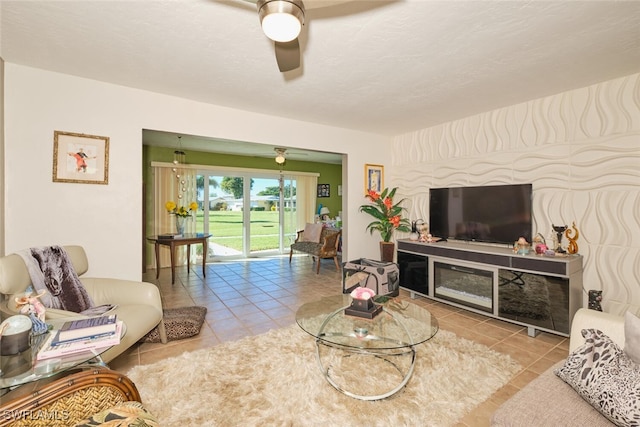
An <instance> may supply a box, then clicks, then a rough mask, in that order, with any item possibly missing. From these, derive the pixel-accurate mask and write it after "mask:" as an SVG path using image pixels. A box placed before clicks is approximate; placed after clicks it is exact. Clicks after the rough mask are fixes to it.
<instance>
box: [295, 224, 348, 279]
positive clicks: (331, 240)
mask: <svg viewBox="0 0 640 427" xmlns="http://www.w3.org/2000/svg"><path fill="white" fill-rule="evenodd" d="M297 233H298V235H297V237H296V241H295V242H293V243H292V244H291V251H290V252H289V264H291V257H293V251H294V250H295V251H298V252H304V253H306V254H309V255H311V257H312V258H313V260H314V262H315V259H316V258H317V259H318V265H317V267H316V274H318V273H320V260H321V259H323V258H333V262H334V263H335V264H336V270H338V271H340V263H339V262H338V247H339V245H340V236H341V235H342V230H337V229H335V228H326V227H325V228H323V229H322V233H321V234H320V241H319V242H318V243H316V242H309V241H305V240H304V230H299V231H298V232H297Z"/></svg>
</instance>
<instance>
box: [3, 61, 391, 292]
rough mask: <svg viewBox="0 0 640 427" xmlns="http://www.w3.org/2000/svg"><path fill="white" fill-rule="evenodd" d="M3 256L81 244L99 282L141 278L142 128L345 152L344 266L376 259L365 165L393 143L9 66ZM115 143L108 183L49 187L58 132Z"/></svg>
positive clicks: (379, 158)
mask: <svg viewBox="0 0 640 427" xmlns="http://www.w3.org/2000/svg"><path fill="white" fill-rule="evenodd" d="M4 81H5V155H6V157H5V162H4V166H5V190H6V199H5V200H6V208H5V212H4V217H3V219H4V226H5V229H6V238H5V245H6V253H11V252H14V251H17V250H20V249H23V248H28V247H32V246H40V245H51V244H80V245H82V246H84V247H85V249H86V250H87V252H88V255H89V263H90V270H89V272H88V274H90V275H94V276H109V277H118V278H129V279H139V278H140V277H141V269H142V242H143V236H142V129H157V130H163V131H169V132H176V133H188V134H193V135H203V136H211V137H219V138H224V139H228V140H241V141H251V142H258V143H265V144H271V145H278V146H280V145H282V146H288V147H297V148H311V149H318V150H323V151H333V152H338V153H345V154H346V155H347V156H348V161H347V162H346V163H345V165H347V166H345V167H344V168H345V169H347V170H346V172H345V175H346V180H347V181H346V183H345V184H344V185H343V191H344V193H343V194H344V197H343V200H344V202H343V203H344V204H345V206H343V215H344V216H345V221H346V224H347V227H346V228H345V230H344V233H345V237H344V250H345V253H344V258H345V259H351V258H360V257H363V256H366V257H372V258H377V257H378V256H379V252H378V249H377V241H378V240H379V238H378V237H377V236H369V235H368V234H365V233H364V229H365V226H366V224H367V223H368V218H366V217H365V216H364V214H362V213H358V206H360V204H362V203H363V202H364V201H365V200H364V197H363V187H364V182H363V180H364V173H363V168H364V164H365V163H376V164H384V163H385V161H386V160H387V159H388V158H389V157H390V139H389V138H387V137H382V136H379V135H374V134H366V133H362V132H355V131H350V130H345V129H340V128H334V127H328V126H321V125H317V124H311V123H304V122H299V121H293V120H287V119H283V118H277V117H273V116H266V115H260V114H253V113H248V112H244V111H239V110H233V109H229V108H224V107H218V106H214V105H209V104H202V103H198V102H193V101H189V100H185V99H180V98H175V97H170V96H166V95H161V94H156V93H151V92H145V91H141V90H136V89H131V88H126V87H122V86H116V85H111V84H106V83H102V82H97V81H93V80H86V79H81V78H77V77H73V76H69V75H63V74H57V73H52V72H47V71H43V70H38V69H34V68H29V67H23V66H20V65H16V64H11V63H6V64H5V80H4ZM54 130H61V131H67V132H77V133H85V134H92V135H101V136H108V137H110V152H109V158H110V160H109V184H108V185H88V184H69V183H54V182H52V165H53V160H52V156H53V132H54Z"/></svg>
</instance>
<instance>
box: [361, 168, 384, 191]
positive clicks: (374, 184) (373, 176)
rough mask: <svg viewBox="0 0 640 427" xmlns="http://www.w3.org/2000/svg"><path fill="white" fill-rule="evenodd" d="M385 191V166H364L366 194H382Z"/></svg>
mask: <svg viewBox="0 0 640 427" xmlns="http://www.w3.org/2000/svg"><path fill="white" fill-rule="evenodd" d="M383 189H384V166H382V165H371V164H365V165H364V192H365V194H368V193H369V191H375V192H377V193H380V192H381V191H382V190H383Z"/></svg>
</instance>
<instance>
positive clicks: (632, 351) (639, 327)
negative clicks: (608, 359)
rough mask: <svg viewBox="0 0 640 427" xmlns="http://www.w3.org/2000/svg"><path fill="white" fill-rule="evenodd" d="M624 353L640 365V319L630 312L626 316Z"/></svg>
mask: <svg viewBox="0 0 640 427" xmlns="http://www.w3.org/2000/svg"><path fill="white" fill-rule="evenodd" d="M624 352H625V353H627V356H629V357H630V358H631V360H633V361H634V362H636V363H638V364H640V319H639V318H638V317H636V316H634V315H633V314H632V313H631V312H629V311H627V312H626V313H625V315H624Z"/></svg>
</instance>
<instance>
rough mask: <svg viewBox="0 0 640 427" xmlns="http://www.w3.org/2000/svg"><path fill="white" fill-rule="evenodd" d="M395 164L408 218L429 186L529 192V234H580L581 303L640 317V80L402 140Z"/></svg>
mask: <svg viewBox="0 0 640 427" xmlns="http://www.w3.org/2000/svg"><path fill="white" fill-rule="evenodd" d="M392 156H393V157H392V166H391V168H390V177H391V178H392V179H393V180H394V181H395V182H396V184H397V185H399V186H400V189H399V190H398V192H399V193H400V192H402V194H404V195H405V197H409V199H410V200H408V203H407V204H406V206H408V207H409V208H410V213H411V217H412V218H414V219H415V218H420V217H421V218H425V219H427V218H428V212H429V206H428V205H429V199H428V197H429V188H431V187H441V186H465V185H489V184H507V183H528V182H531V183H533V191H534V195H533V216H534V230H533V232H534V234H535V233H536V232H540V233H541V234H542V235H543V236H544V237H545V238H547V241H549V239H548V237H549V236H550V234H551V224H552V223H553V224H555V225H565V224H568V225H569V226H571V224H572V222H574V221H575V223H576V226H577V228H578V229H579V231H580V237H579V238H578V241H577V243H578V247H579V253H580V254H581V255H582V256H583V257H584V260H583V266H584V289H585V301H586V290H590V289H594V290H600V289H601V290H603V298H604V301H603V307H604V308H605V309H606V310H607V311H610V312H617V313H622V312H624V310H626V308H627V307H628V306H629V305H633V306H634V307H633V309H634V310H636V311H640V74H634V75H631V76H627V77H624V78H620V79H616V80H611V81H607V82H603V83H600V84H596V85H593V86H590V87H586V88H583V89H579V90H574V91H570V92H565V93H560V94H558V95H554V96H549V97H546V98H541V99H537V100H534V101H531V102H527V103H523V104H518V105H513V106H510V107H506V108H502V109H499V110H494V111H489V112H486V113H483V114H479V115H476V116H473V117H468V118H465V119H462V120H457V121H454V122H449V123H445V124H443V125H440V126H435V127H431V128H427V129H422V130H420V131H416V132H411V133H408V134H405V135H400V136H398V137H396V138H395V139H394V143H393V155H392ZM517 237H518V236H514V240H516V239H517ZM566 242H567V241H566V239H565V240H564V243H565V244H566ZM585 306H586V303H585Z"/></svg>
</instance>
